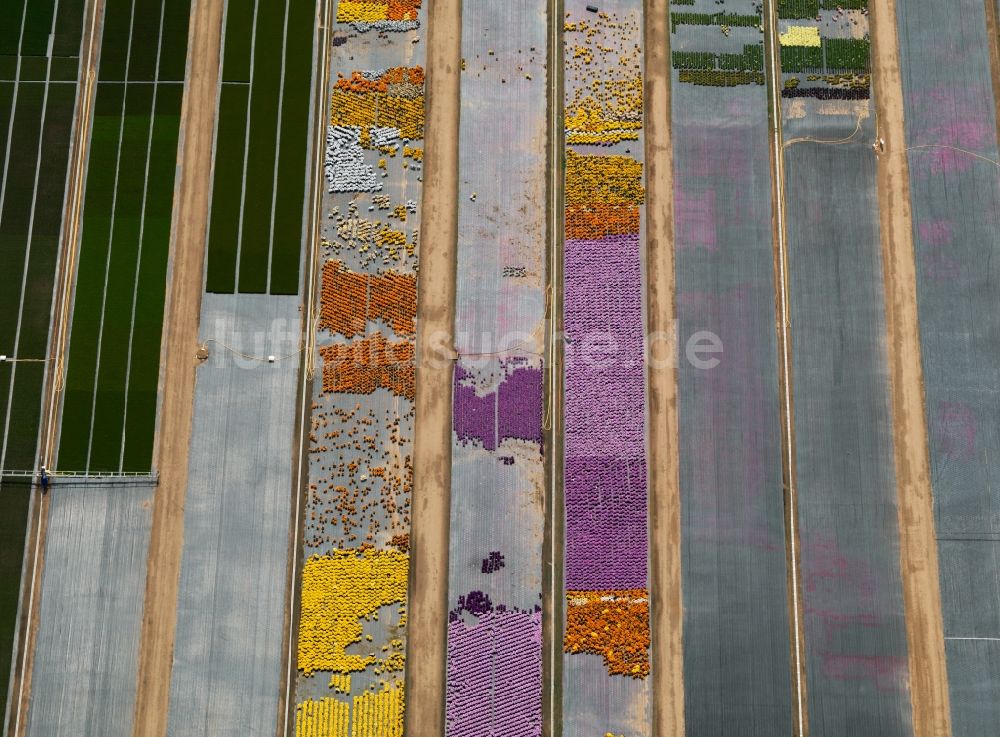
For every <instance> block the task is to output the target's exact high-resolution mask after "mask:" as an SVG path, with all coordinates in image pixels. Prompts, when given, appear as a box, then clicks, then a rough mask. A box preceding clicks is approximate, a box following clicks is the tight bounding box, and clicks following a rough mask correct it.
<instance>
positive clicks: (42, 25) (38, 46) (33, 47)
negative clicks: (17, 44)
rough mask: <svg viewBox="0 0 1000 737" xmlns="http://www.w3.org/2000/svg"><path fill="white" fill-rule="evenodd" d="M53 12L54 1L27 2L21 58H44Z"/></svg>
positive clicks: (38, 0) (47, 46)
mask: <svg viewBox="0 0 1000 737" xmlns="http://www.w3.org/2000/svg"><path fill="white" fill-rule="evenodd" d="M8 2H9V0H8ZM54 10H55V0H28V13H27V15H26V16H25V19H24V36H22V38H21V56H45V55H46V54H47V53H48V51H49V33H50V32H51V31H52V12H53V11H54Z"/></svg>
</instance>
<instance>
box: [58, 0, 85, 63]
mask: <svg viewBox="0 0 1000 737" xmlns="http://www.w3.org/2000/svg"><path fill="white" fill-rule="evenodd" d="M83 6H84V0H59V17H58V18H56V33H55V38H54V39H53V40H52V55H53V56H79V55H80V41H81V40H82V38H83Z"/></svg>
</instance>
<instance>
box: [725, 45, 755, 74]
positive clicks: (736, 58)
mask: <svg viewBox="0 0 1000 737" xmlns="http://www.w3.org/2000/svg"><path fill="white" fill-rule="evenodd" d="M719 68H720V69H726V70H729V71H737V72H762V71H764V44H762V43H759V44H746V45H745V46H744V47H743V53H742V54H719Z"/></svg>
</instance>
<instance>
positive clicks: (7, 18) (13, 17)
mask: <svg viewBox="0 0 1000 737" xmlns="http://www.w3.org/2000/svg"><path fill="white" fill-rule="evenodd" d="M24 5H25V0H4V2H3V3H2V4H0V54H5V55H8V56H17V54H18V46H19V44H20V40H21V20H22V19H23V17H24Z"/></svg>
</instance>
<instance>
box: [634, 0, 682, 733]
mask: <svg viewBox="0 0 1000 737" xmlns="http://www.w3.org/2000/svg"><path fill="white" fill-rule="evenodd" d="M667 6H668V0H647V2H646V3H645V8H644V11H645V20H644V24H645V39H644V44H643V45H644V48H645V70H644V74H645V82H644V96H645V121H644V122H643V127H644V129H645V131H646V215H647V220H646V277H647V290H648V291H647V297H646V299H647V315H648V317H647V319H648V321H649V322H648V326H647V330H648V332H649V334H650V335H652V336H666V335H671V332H672V330H673V326H674V320H675V317H676V310H675V303H674V238H673V224H674V221H673V153H672V149H671V145H672V144H671V132H670V120H671V118H670V69H671V67H670V34H669V26H668V24H667V11H668V7H667ZM676 349H677V345H676V336H673V340H671V341H669V342H663V341H657V342H655V343H651V344H650V346H649V348H648V350H649V351H650V355H651V358H652V359H653V361H655V363H651V364H650V366H649V367H648V392H649V399H648V401H649V410H648V411H649V430H648V432H649V496H650V502H649V543H650V558H651V560H652V565H651V566H650V582H649V583H650V596H651V601H650V610H651V613H650V616H651V622H650V634H651V637H652V678H653V735H654V736H655V737H683V735H684V653H683V642H682V629H683V620H684V606H683V595H682V592H681V509H680V488H679V484H680V479H679V476H678V467H679V459H678V453H679V448H678V424H677V366H676V353H677V350H676Z"/></svg>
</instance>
